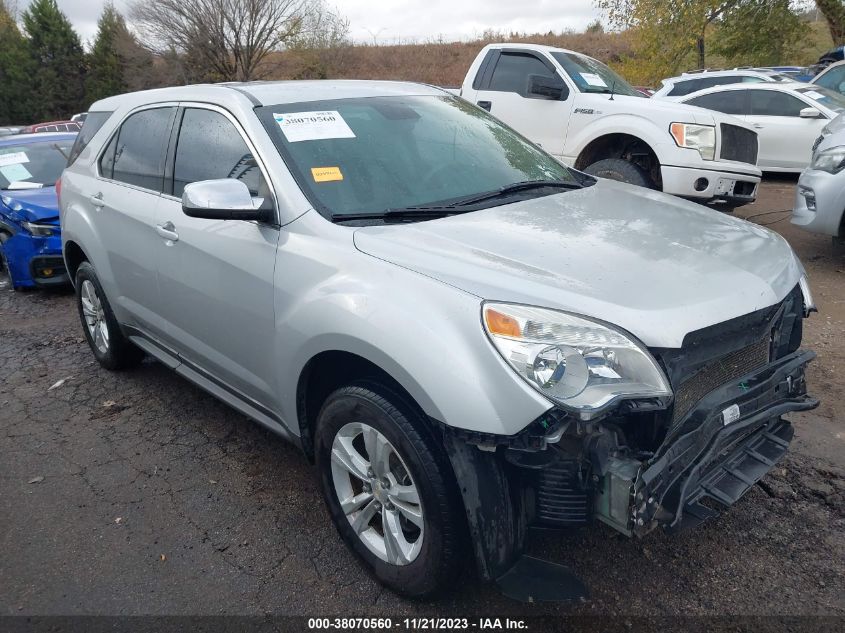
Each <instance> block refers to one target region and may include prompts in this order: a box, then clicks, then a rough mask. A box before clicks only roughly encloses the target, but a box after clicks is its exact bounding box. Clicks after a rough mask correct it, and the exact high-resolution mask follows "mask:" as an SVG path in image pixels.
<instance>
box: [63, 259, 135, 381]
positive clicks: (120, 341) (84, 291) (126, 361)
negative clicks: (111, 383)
mask: <svg viewBox="0 0 845 633" xmlns="http://www.w3.org/2000/svg"><path fill="white" fill-rule="evenodd" d="M76 307H77V309H78V310H79V318H80V320H81V321H82V329H83V331H84V332H85V338H86V339H87V340H88V345H89V346H90V347H91V351H92V352H94V357H95V358H96V359H97V362H99V363H100V365H102V366H103V367H105V368H106V369H127V368H129V367H134V366H135V365H138V364H139V363H140V362H141V361H142V360H143V359H144V352H143V351H141V350H140V349H139V348H138V347H136V346H135V345H133V344H132V343H131V342H130V341H129V339H127V338H126V337H125V336H124V335H123V332H122V331H121V329H120V325H119V324H118V322H117V319H115V317H114V313H113V312H112V309H111V306H110V305H109V302H108V300H107V299H106V294H105V292H103V287H102V286H101V285H100V280H99V279H97V274H96V273H95V272H94V267H93V266H92V265H91V264H89V263H88V262H82V264H80V266H79V268H78V269H77V271H76Z"/></svg>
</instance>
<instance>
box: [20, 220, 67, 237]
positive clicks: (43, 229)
mask: <svg viewBox="0 0 845 633" xmlns="http://www.w3.org/2000/svg"><path fill="white" fill-rule="evenodd" d="M21 224H22V225H23V228H25V229H26V230H27V231H29V233H30V234H31V235H34V236H35V237H50V236H51V235H55V234H56V233H57V232H58V230H59V227H57V226H55V225H53V224H38V223H36V222H22V223H21Z"/></svg>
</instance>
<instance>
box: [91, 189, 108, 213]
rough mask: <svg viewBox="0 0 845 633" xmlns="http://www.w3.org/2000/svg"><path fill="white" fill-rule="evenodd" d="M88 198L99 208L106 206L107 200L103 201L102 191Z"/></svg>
mask: <svg viewBox="0 0 845 633" xmlns="http://www.w3.org/2000/svg"><path fill="white" fill-rule="evenodd" d="M88 200H89V201H90V202H91V204H92V205H93V206H94V208H95V209H97V210H99V209H102V208H103V206H105V204H106V203H105V202H103V194H101V193H98V194H96V195H93V196H91V197H90V198H88Z"/></svg>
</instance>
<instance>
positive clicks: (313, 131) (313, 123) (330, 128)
mask: <svg viewBox="0 0 845 633" xmlns="http://www.w3.org/2000/svg"><path fill="white" fill-rule="evenodd" d="M273 118H274V119H275V120H276V123H277V124H278V125H279V129H281V130H282V134H284V135H285V138H286V139H287V140H288V143H298V142H299V141H323V140H326V139H332V138H355V133H354V132H353V131H352V130H351V129H350V128H349V126H348V125H347V124H346V121H344V120H343V117H342V116H340V112H338V111H337V110H327V111H325V112H288V113H286V114H276V113H275V112H274V113H273Z"/></svg>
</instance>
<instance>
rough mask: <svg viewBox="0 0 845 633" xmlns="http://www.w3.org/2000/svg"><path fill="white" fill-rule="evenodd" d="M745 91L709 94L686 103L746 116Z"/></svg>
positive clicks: (725, 91)
mask: <svg viewBox="0 0 845 633" xmlns="http://www.w3.org/2000/svg"><path fill="white" fill-rule="evenodd" d="M746 92H747V91H746V90H724V91H722V92H711V93H710V94H706V95H701V96H700V97H695V98H693V99H690V100H689V101H687V103H688V104H689V105H694V106H698V107H699V108H707V109H708V110H716V111H717V112H724V113H725V114H733V115H744V114H746V105H745V104H746V101H745V95H746Z"/></svg>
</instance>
